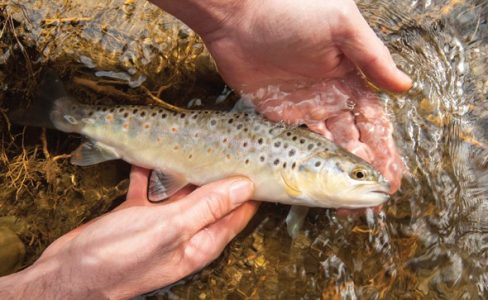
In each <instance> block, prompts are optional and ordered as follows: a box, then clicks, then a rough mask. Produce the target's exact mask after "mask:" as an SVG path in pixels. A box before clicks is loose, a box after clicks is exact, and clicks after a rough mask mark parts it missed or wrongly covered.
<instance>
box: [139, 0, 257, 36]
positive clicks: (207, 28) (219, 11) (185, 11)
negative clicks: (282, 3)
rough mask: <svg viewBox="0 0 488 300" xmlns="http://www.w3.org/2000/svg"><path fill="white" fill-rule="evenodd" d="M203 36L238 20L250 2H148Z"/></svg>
mask: <svg viewBox="0 0 488 300" xmlns="http://www.w3.org/2000/svg"><path fill="white" fill-rule="evenodd" d="M149 1H150V2H152V3H154V4H155V5H157V6H159V7H161V8H162V9H164V10H165V11H167V12H168V13H170V14H172V15H173V16H175V17H176V18H178V19H180V20H181V21H183V22H184V23H185V24H186V25H188V26H189V27H191V28H192V29H193V30H194V31H195V32H197V33H198V34H200V35H202V36H204V35H206V34H208V33H211V32H214V31H216V30H218V29H220V28H221V27H222V26H225V24H226V23H228V21H229V20H230V19H234V18H238V17H239V15H240V12H242V11H244V9H245V7H247V6H248V3H249V2H250V0H206V1H202V0H149Z"/></svg>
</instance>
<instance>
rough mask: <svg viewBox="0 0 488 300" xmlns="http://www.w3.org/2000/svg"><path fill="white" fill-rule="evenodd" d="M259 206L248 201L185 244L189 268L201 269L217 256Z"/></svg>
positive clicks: (244, 225) (254, 202)
mask: <svg viewBox="0 0 488 300" xmlns="http://www.w3.org/2000/svg"><path fill="white" fill-rule="evenodd" d="M258 207H259V204H258V202H256V201H250V202H246V203H244V204H242V205H241V206H239V207H238V208H236V209H235V210H233V211H232V212H230V213H229V214H228V215H227V216H225V217H224V218H222V219H220V220H218V221H217V222H215V223H213V224H211V225H210V226H208V227H205V228H203V229H201V230H200V231H198V232H197V233H196V234H195V235H194V236H193V237H192V238H191V239H190V240H189V241H188V243H187V244H186V246H185V251H184V253H185V258H184V259H183V260H185V261H187V262H188V267H189V269H190V270H198V269H201V268H203V267H204V266H205V265H207V264H208V263H210V262H211V261H213V260H214V259H215V258H217V257H218V256H219V255H220V253H222V251H223V250H224V248H225V246H226V245H227V244H228V243H229V242H230V241H231V240H232V239H233V238H234V237H235V236H236V235H237V234H238V233H239V232H241V231H242V230H243V229H244V227H246V225H247V224H248V222H249V220H251V218H252V217H253V216H254V214H255V213H256V211H257V209H258ZM189 272H191V271H189Z"/></svg>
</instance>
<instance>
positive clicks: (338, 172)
mask: <svg viewBox="0 0 488 300" xmlns="http://www.w3.org/2000/svg"><path fill="white" fill-rule="evenodd" d="M293 178H294V186H295V187H296V188H295V189H296V190H298V191H299V194H300V196H299V198H301V199H303V200H305V201H309V202H310V203H311V204H312V205H313V206H318V207H330V208H361V207H372V206H377V205H379V204H381V203H383V202H385V201H386V200H388V199H389V195H388V192H389V190H390V184H389V183H388V181H387V180H386V179H385V178H384V177H383V176H382V175H381V174H380V173H379V172H378V171H377V170H376V169H375V168H374V167H373V166H371V165H370V164H368V163H367V162H366V161H364V160H362V159H360V158H359V157H356V156H354V155H352V154H351V153H349V152H346V151H345V150H344V151H339V153H335V154H330V153H327V152H323V153H318V154H314V155H312V156H310V157H308V158H306V159H304V160H303V161H301V162H300V163H299V164H298V168H297V172H296V173H295V174H294V176H293Z"/></svg>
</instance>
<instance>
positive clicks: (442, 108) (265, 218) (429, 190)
mask: <svg viewBox="0 0 488 300" xmlns="http://www.w3.org/2000/svg"><path fill="white" fill-rule="evenodd" d="M396 2H400V1H396ZM359 6H360V8H361V10H362V12H363V13H364V14H365V16H366V18H367V19H368V21H369V23H370V24H371V25H372V26H373V28H375V30H376V31H377V32H379V33H380V34H381V36H382V38H383V39H384V40H385V41H386V42H387V44H388V46H389V48H390V49H391V50H392V52H393V55H394V58H395V61H396V62H397V63H398V64H399V65H400V67H401V68H402V69H403V70H405V71H406V72H407V73H408V74H410V75H411V76H412V77H413V79H414V81H415V86H414V88H413V89H412V90H411V91H410V92H409V93H408V94H406V95H405V96H398V95H387V94H383V95H381V97H382V98H383V100H384V101H385V102H386V103H387V104H388V105H387V107H388V113H389V115H390V117H391V119H392V120H393V123H394V124H395V129H396V130H395V132H396V141H397V143H398V145H399V147H400V148H401V151H402V157H403V158H404V161H405V162H406V164H407V166H408V170H409V173H410V174H408V175H406V176H405V178H404V180H403V183H402V188H401V190H400V191H399V192H398V193H397V194H396V195H395V196H394V197H393V198H392V200H391V201H390V202H389V203H388V205H386V207H385V208H384V210H383V212H381V213H380V214H379V215H374V214H373V213H369V214H367V215H366V216H364V217H360V218H347V219H344V218H339V217H337V216H336V215H335V213H334V212H333V211H328V210H322V209H313V210H312V212H311V214H310V215H309V216H308V217H307V219H306V224H305V226H304V233H303V234H302V235H301V236H300V237H299V238H298V239H297V240H295V241H292V240H291V239H290V238H289V237H288V236H287V235H286V228H285V224H284V223H283V220H284V218H285V216H286V213H287V209H286V208H285V207H281V206H280V207H278V206H273V205H265V206H264V207H262V208H261V210H260V212H259V214H258V216H257V218H256V219H255V220H254V224H253V225H251V226H250V227H249V228H248V232H246V233H243V234H242V235H241V236H240V237H239V238H238V239H237V240H236V241H234V242H233V243H231V245H230V246H229V247H228V249H227V250H226V252H225V254H224V255H223V256H222V257H221V258H220V259H219V260H218V261H217V262H216V263H214V264H213V265H212V266H211V267H209V268H207V269H205V270H204V271H202V272H201V273H200V274H198V275H195V276H194V277H193V278H192V279H191V280H189V281H187V282H186V283H185V284H183V285H177V286H175V287H173V288H171V289H169V290H166V295H178V296H180V297H184V298H189V299H193V298H196V297H199V298H200V299H223V298H225V297H227V298H228V299H245V298H252V299H256V298H261V299H268V298H282V299H295V298H301V299H314V298H322V299H329V298H334V299H338V298H340V299H381V298H387V299H391V298H397V299H412V298H423V299H482V298H485V297H487V296H488V285H487V284H488V251H487V250H488V148H487V145H488V139H487V132H488V116H487V114H486V108H487V106H488V100H487V97H486V95H487V93H486V91H487V82H488V81H487V75H486V70H487V68H486V67H487V65H486V61H485V60H483V57H486V54H487V53H486V52H487V46H486V40H487V30H486V29H487V23H486V16H487V5H486V3H483V2H478V3H477V2H475V1H472V2H469V3H468V2H463V1H451V2H447V1H413V2H410V3H408V2H400V3H391V4H390V3H388V2H387V1H361V2H360V3H359Z"/></svg>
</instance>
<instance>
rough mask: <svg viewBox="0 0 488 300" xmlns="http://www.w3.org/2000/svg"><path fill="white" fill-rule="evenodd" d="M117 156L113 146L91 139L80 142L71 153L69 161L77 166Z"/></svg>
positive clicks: (92, 163)
mask: <svg viewBox="0 0 488 300" xmlns="http://www.w3.org/2000/svg"><path fill="white" fill-rule="evenodd" d="M119 158H120V155H119V154H118V153H117V152H115V150H114V149H113V148H111V147H109V146H106V145H104V144H102V143H98V142H92V141H88V142H85V143H83V144H81V145H80V146H79V147H78V148H77V149H76V150H75V151H73V153H71V163H72V164H74V165H77V166H90V165H95V164H98V163H101V162H104V161H108V160H114V159H119Z"/></svg>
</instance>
